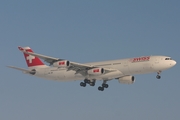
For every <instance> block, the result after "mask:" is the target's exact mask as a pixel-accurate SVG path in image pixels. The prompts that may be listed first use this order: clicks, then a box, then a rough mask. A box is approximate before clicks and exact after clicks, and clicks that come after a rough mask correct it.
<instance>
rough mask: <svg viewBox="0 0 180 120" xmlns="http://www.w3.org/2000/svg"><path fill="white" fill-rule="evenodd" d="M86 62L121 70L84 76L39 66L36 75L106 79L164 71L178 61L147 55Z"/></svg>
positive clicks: (51, 78) (65, 78)
mask: <svg viewBox="0 0 180 120" xmlns="http://www.w3.org/2000/svg"><path fill="white" fill-rule="evenodd" d="M167 58H168V59H167ZM86 64H88V65H92V66H96V67H100V68H109V69H117V70H119V71H117V72H112V73H111V72H110V73H107V74H102V75H87V76H83V75H81V74H75V71H72V70H70V71H67V69H66V68H58V67H44V68H39V67H38V68H37V69H36V68H35V69H36V74H35V76H38V77H42V78H45V79H50V80H61V81H71V80H83V79H85V78H87V79H95V80H104V79H108V80H110V79H114V78H119V77H122V76H126V75H135V74H146V73H152V72H159V71H163V70H166V69H168V68H171V67H173V66H174V65H175V64H176V62H175V61H174V60H172V59H170V57H167V56H145V57H137V58H129V59H120V60H111V61H103V62H93V63H86ZM31 69H32V68H31Z"/></svg>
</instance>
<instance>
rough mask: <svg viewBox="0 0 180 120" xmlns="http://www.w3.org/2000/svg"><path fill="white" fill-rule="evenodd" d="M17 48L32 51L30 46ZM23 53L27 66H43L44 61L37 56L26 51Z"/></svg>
mask: <svg viewBox="0 0 180 120" xmlns="http://www.w3.org/2000/svg"><path fill="white" fill-rule="evenodd" d="M18 48H19V50H25V51H27V52H33V51H32V49H31V48H30V47H24V48H21V47H18ZM23 54H24V58H25V60H26V63H27V66H28V67H36V66H42V65H43V66H44V63H43V62H42V61H41V60H40V59H39V58H38V57H35V56H32V55H29V54H26V53H23Z"/></svg>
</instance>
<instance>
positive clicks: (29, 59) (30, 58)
mask: <svg viewBox="0 0 180 120" xmlns="http://www.w3.org/2000/svg"><path fill="white" fill-rule="evenodd" d="M33 59H35V56H32V55H29V56H27V57H26V60H28V61H29V63H32V60H33Z"/></svg>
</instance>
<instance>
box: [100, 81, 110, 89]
mask: <svg viewBox="0 0 180 120" xmlns="http://www.w3.org/2000/svg"><path fill="white" fill-rule="evenodd" d="M106 82H107V81H105V80H104V81H103V84H102V86H99V87H98V90H99V91H104V88H108V87H109V85H108V84H106Z"/></svg>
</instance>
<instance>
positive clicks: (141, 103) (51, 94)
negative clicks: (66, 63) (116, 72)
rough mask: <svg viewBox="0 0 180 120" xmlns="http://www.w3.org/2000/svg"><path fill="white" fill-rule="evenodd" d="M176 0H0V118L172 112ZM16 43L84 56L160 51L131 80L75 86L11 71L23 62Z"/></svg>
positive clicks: (179, 18)
mask: <svg viewBox="0 0 180 120" xmlns="http://www.w3.org/2000/svg"><path fill="white" fill-rule="evenodd" d="M179 6H180V1H179V0H171V1H170V0H150V1H149V0H136V1H135V0H132V1H131V0H111V1H108V0H98V1H97V0H91V1H84V0H76V1H75V0H74V1H68V0H64V1H60V0H2V1H1V2H0V56H1V57H0V58H1V59H0V61H1V62H0V66H1V67H0V71H1V72H0V78H1V79H0V120H101V119H103V120H120V119H121V120H132V119H133V120H178V119H180V114H179V110H180V102H179V101H180V93H179V92H180V76H179V75H180V74H179V69H180V67H179V61H180V54H179V51H180V47H179V45H180V7H179ZM17 46H30V47H31V48H32V49H33V50H34V51H36V52H37V53H41V54H45V55H49V56H52V57H59V58H66V59H68V60H71V61H75V62H80V63H85V62H94V61H102V60H111V59H120V58H128V57H137V56H142V55H167V56H171V57H172V58H173V59H175V60H176V61H177V65H176V66H175V67H173V68H172V69H169V70H167V71H164V72H163V73H162V74H161V75H162V79H161V80H157V79H156V78H155V76H156V73H152V74H147V75H136V76H135V77H136V82H135V83H134V84H132V85H125V84H119V83H118V81H117V80H113V81H110V82H108V84H109V88H108V89H105V91H103V92H100V91H98V90H97V88H98V86H99V85H101V83H102V81H98V82H97V83H96V86H95V87H90V86H87V87H86V88H82V87H80V86H79V83H80V82H81V81H74V82H56V81H48V80H43V79H41V78H36V77H32V76H29V75H25V74H22V73H21V72H19V71H16V70H12V69H9V68H7V67H6V65H14V66H18V67H22V68H27V66H26V63H25V61H24V58H23V55H22V53H21V52H19V51H18V49H17Z"/></svg>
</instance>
